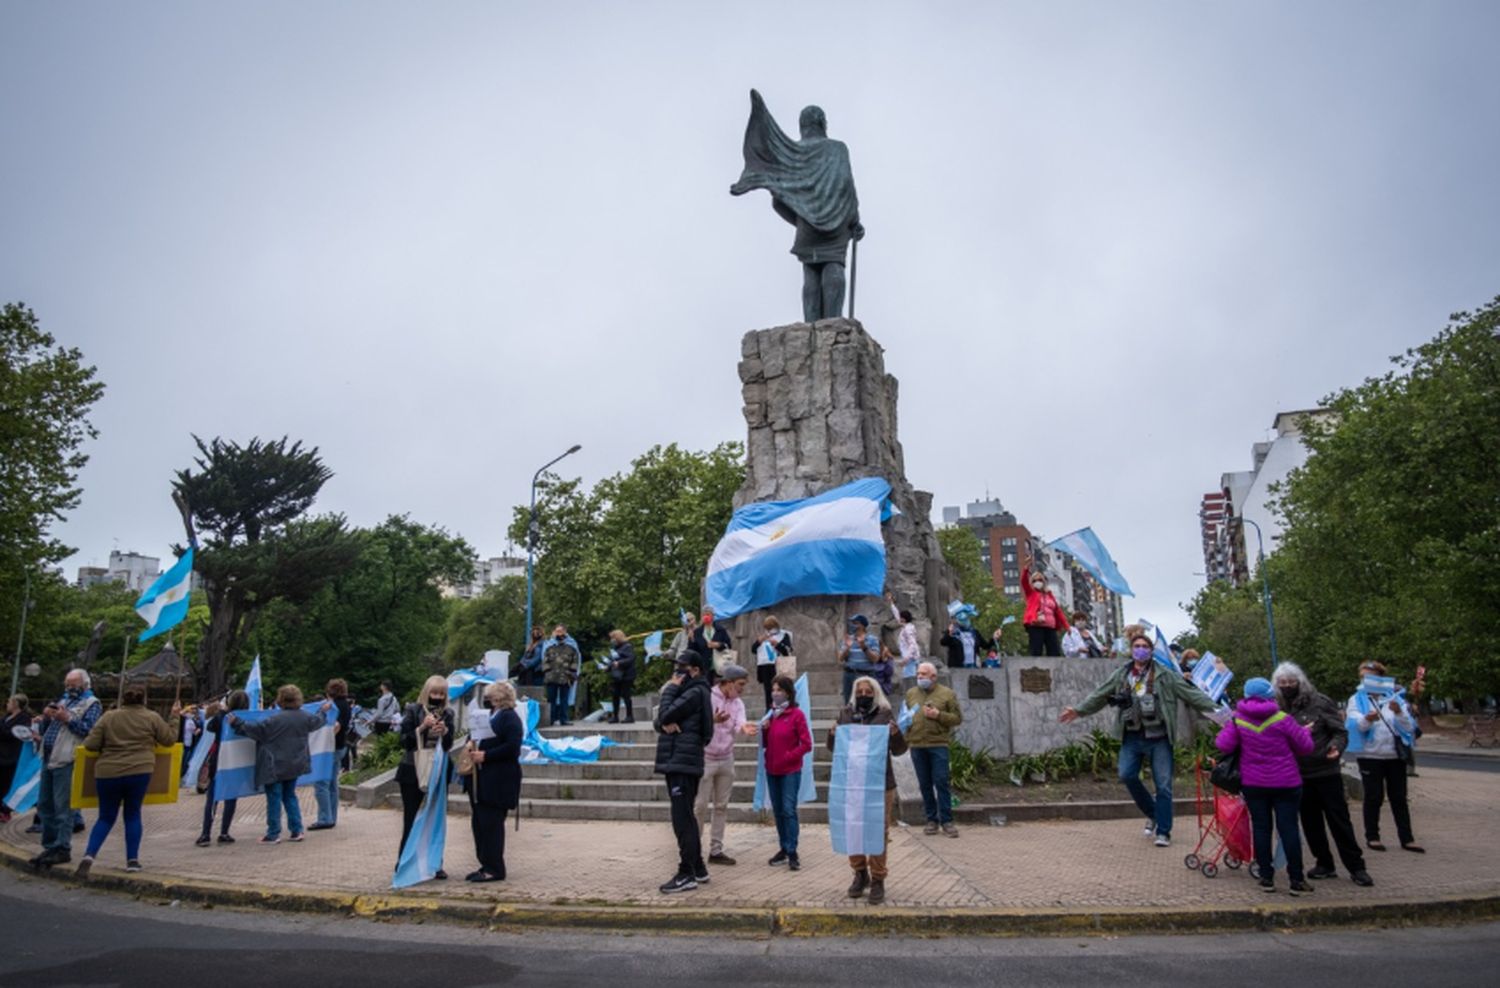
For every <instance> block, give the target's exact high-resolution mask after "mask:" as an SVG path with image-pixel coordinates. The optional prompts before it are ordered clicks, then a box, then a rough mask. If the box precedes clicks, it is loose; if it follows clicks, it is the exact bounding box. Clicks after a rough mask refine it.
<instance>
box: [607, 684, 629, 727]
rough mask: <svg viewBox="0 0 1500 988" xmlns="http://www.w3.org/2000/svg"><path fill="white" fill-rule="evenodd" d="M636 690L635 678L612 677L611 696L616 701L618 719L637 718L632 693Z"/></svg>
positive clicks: (616, 717) (616, 716)
mask: <svg viewBox="0 0 1500 988" xmlns="http://www.w3.org/2000/svg"><path fill="white" fill-rule="evenodd" d="M634 692H635V680H633V679H629V680H627V679H611V680H610V681H609V697H610V700H611V701H612V702H613V703H614V707H615V719H616V720H622V721H623V720H635V706H634V704H633V703H632V701H631V694H632V693H634Z"/></svg>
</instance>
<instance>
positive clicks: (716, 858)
mask: <svg viewBox="0 0 1500 988" xmlns="http://www.w3.org/2000/svg"><path fill="white" fill-rule="evenodd" d="M749 677H750V674H749V673H748V672H746V671H745V669H744V667H743V666H737V665H734V664H733V663H730V664H729V665H727V666H725V667H724V673H723V675H722V676H720V677H719V682H718V685H716V686H714V687H713V689H712V690H710V691H709V692H710V695H711V697H712V701H713V712H714V736H713V740H711V741H709V742H708V746H707V747H706V748H704V749H703V781H702V783H701V784H700V785H699V787H698V798H697V800H696V801H694V803H693V816H694V817H696V818H697V820H698V823H699V825H700V826H701V825H702V824H705V823H706V824H708V831H709V844H708V863H709V864H711V865H733V864H734V863H735V860H734V858H732V857H730V856H729V855H727V854H725V853H724V826H725V824H727V823H728V822H729V796H730V794H731V793H732V792H733V790H734V743H735V741H737V740H739V739H740V738H741V737H747V738H753V737H755V735H756V734H757V732H758V731H759V728H758V727H757V725H755V724H753V723H746V720H745V701H744V700H741V699H740V697H741V695H743V694H744V692H745V683H746V681H747V680H748V679H749Z"/></svg>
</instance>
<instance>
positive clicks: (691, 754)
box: [654, 649, 714, 894]
mask: <svg viewBox="0 0 1500 988" xmlns="http://www.w3.org/2000/svg"><path fill="white" fill-rule="evenodd" d="M703 667H704V659H703V656H702V655H700V654H699V653H698V652H696V651H694V650H692V649H689V650H688V651H686V652H683V653H682V656H681V657H680V658H679V659H678V660H677V668H676V669H675V670H674V672H673V673H672V678H671V679H670V680H668V681H667V685H666V686H664V687H662V691H661V703H660V704H659V705H658V706H657V712H656V722H655V724H654V726H655V728H656V731H657V734H658V737H657V739H656V771H657V773H658V774H660V775H664V776H666V780H667V795H668V797H669V798H670V799H671V801H672V833H673V834H675V835H676V837H677V853H678V864H677V874H676V875H674V876H673V877H672V880H671V881H669V882H667V883H666V884H665V885H663V886H661V891H662V892H663V893H667V894H670V893H673V892H686V891H689V890H690V889H695V888H697V887H698V886H699V885H700V884H703V883H704V882H707V881H708V867H707V866H706V865H705V864H704V863H703V843H702V840H701V835H700V833H699V828H698V818H697V817H696V816H695V815H694V813H693V803H694V802H695V801H696V800H697V798H698V783H699V782H700V781H701V780H702V778H703V749H704V748H705V747H706V746H707V745H708V742H709V741H710V740H712V738H713V736H714V715H713V698H712V696H711V694H710V692H709V686H708V680H707V679H706V678H705V677H704V675H703Z"/></svg>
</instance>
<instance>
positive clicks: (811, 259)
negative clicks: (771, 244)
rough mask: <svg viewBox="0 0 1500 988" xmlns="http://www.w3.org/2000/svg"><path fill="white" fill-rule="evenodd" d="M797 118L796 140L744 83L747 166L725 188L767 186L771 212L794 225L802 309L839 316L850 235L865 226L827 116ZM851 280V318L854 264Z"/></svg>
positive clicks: (860, 233) (845, 152)
mask: <svg viewBox="0 0 1500 988" xmlns="http://www.w3.org/2000/svg"><path fill="white" fill-rule="evenodd" d="M799 123H800V124H801V130H802V139H801V140H800V141H794V140H792V139H791V138H790V137H788V136H786V134H785V133H784V132H783V131H782V129H781V128H780V127H778V126H777V125H776V121H775V120H774V119H773V118H772V117H771V111H770V110H768V109H766V102H765V100H763V99H761V97H760V93H758V92H756V91H755V90H753V89H752V90H750V122H749V123H748V124H746V125H745V170H744V172H743V173H742V174H741V175H740V180H739V181H738V182H735V183H734V184H733V185H731V186H730V187H729V193H730V195H736V196H740V195H744V194H745V193H746V192H750V191H752V190H754V189H765V190H766V191H767V192H769V193H771V207H772V208H773V209H775V210H776V213H777V215H779V216H780V217H781V218H782V219H784V220H786V221H787V222H788V223H791V224H792V225H793V226H795V227H796V228H797V238H796V240H795V241H794V242H793V244H792V253H793V254H796V255H797V258H798V260H800V261H801V262H802V314H803V317H804V318H805V319H806V320H807V321H808V322H816V321H817V320H819V319H834V318H837V317H838V316H841V315H843V310H844V256H845V254H846V252H847V250H848V245H849V241H850V239H851V238H852V239H854V240H855V241H856V242H857V241H859V240H860V239H861V238H863V237H864V235H865V228H864V227H863V226H861V225H860V222H859V198H858V196H856V195H855V192H854V174H853V172H851V171H850V170H849V149H848V147H846V146H845V145H844V143H843V142H842V141H835V140H832V139H831V138H829V136H828V118H827V117H826V116H825V115H824V113H823V111H822V109H821V108H819V107H816V106H809V107H807V108H806V109H804V110H803V111H802V116H801V119H800V121H799ZM857 250H858V248H856V254H855V257H856V258H857V257H858V256H859V255H858V253H857ZM849 285H850V290H849V315H850V318H853V316H854V290H853V286H854V273H853V270H851V272H850V277H849Z"/></svg>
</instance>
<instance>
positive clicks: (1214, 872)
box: [1200, 861, 1219, 878]
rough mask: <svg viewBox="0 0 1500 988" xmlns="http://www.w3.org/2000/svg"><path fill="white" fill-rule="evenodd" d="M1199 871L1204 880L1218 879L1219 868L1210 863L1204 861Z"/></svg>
mask: <svg viewBox="0 0 1500 988" xmlns="http://www.w3.org/2000/svg"><path fill="white" fill-rule="evenodd" d="M1200 870H1201V871H1202V872H1203V877H1204V878H1218V877H1219V866H1218V865H1216V864H1214V863H1213V862H1212V861H1205V862H1203V867H1202V869H1200Z"/></svg>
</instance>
